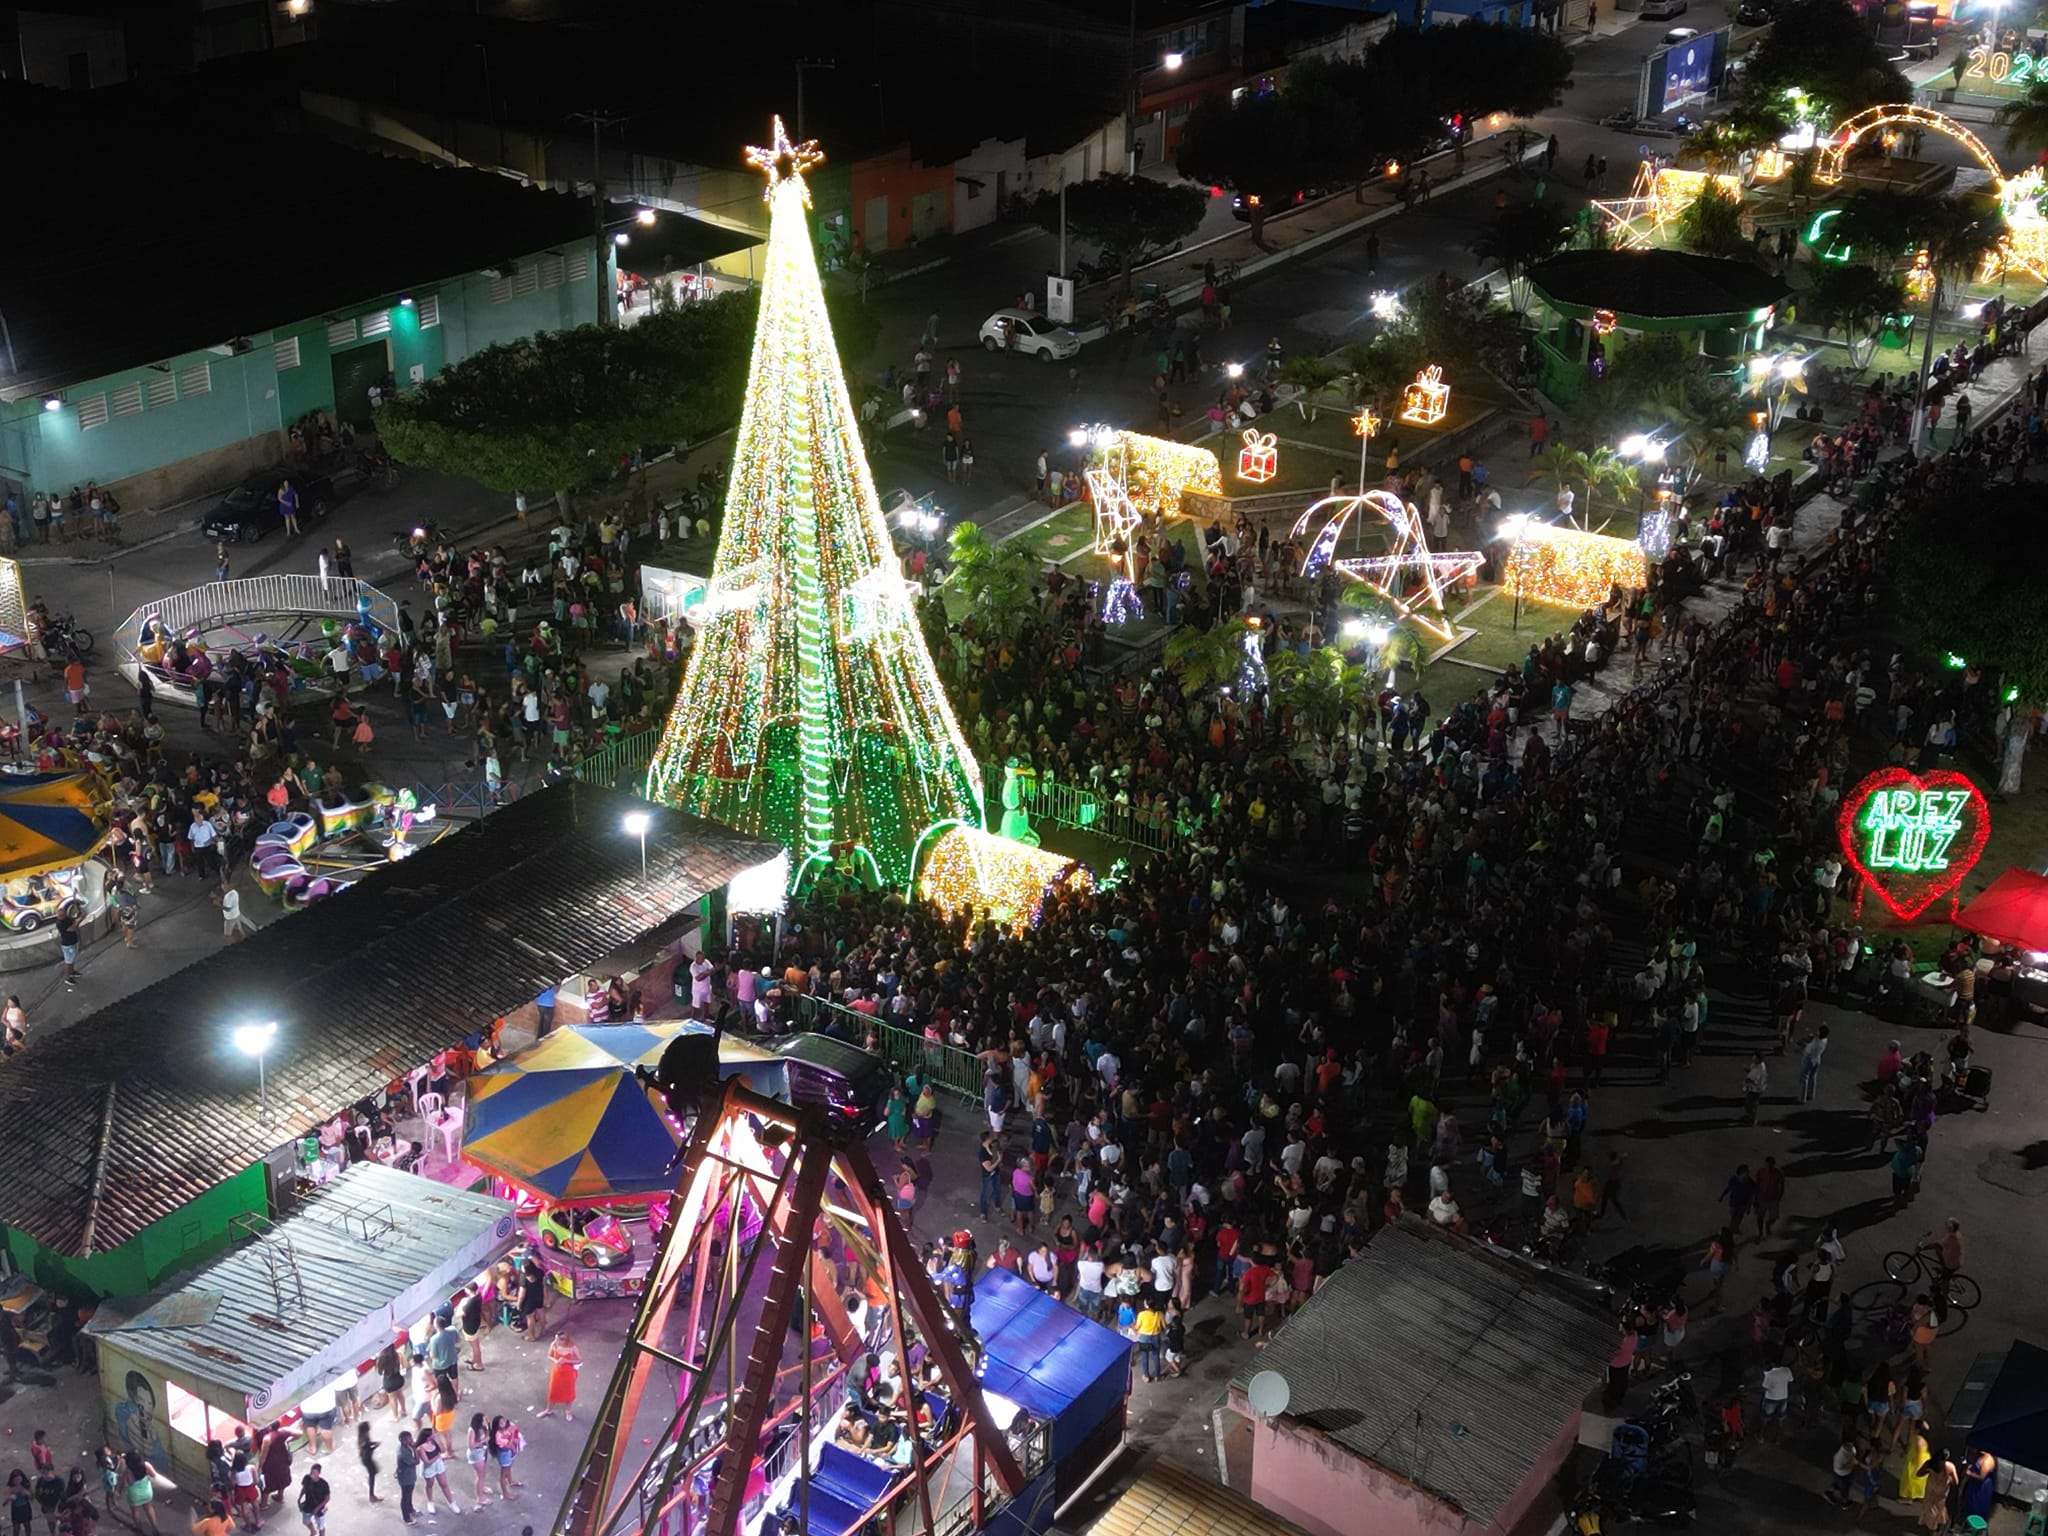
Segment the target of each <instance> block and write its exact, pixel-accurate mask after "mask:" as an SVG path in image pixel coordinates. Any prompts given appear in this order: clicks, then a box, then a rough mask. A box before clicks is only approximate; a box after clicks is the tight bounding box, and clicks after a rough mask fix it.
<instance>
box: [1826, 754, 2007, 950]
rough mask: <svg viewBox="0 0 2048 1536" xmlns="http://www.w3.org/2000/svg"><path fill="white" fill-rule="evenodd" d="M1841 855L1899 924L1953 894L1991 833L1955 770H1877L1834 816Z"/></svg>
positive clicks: (1972, 789)
mask: <svg viewBox="0 0 2048 1536" xmlns="http://www.w3.org/2000/svg"><path fill="white" fill-rule="evenodd" d="M1835 835H1836V837H1837V838H1838V839H1839V840H1840V842H1841V845H1842V857H1843V859H1844V860H1845V861H1847V863H1848V865H1849V867H1850V868H1851V869H1853V870H1854V871H1855V872H1856V875H1857V877H1858V879H1859V881H1860V884H1859V885H1858V887H1857V892H1856V904H1857V906H1858V907H1859V909H1860V907H1861V904H1862V899H1863V892H1864V891H1866V890H1868V891H1870V892H1872V893H1873V894H1874V895H1875V896H1876V897H1877V899H1878V900H1879V901H1881V902H1883V903H1884V904H1885V907H1886V908H1887V909H1888V910H1889V911H1890V912H1891V914H1892V916H1893V917H1895V918H1897V919H1898V920H1899V921H1900V922H1902V923H1910V922H1912V921H1913V920H1914V919H1915V918H1917V917H1918V916H1919V915H1920V914H1921V913H1922V912H1925V911H1926V910H1927V909H1928V908H1929V907H1931V906H1933V905H1934V904H1935V903H1936V902H1937V901H1940V900H1941V898H1942V897H1944V896H1947V897H1950V898H1951V905H1953V898H1954V896H1955V894H1956V891H1957V889H1958V888H1959V887H1960V886H1961V885H1962V883H1963V876H1965V875H1967V874H1968V873H1969V872H1970V870H1971V869H1972V868H1973V867H1974V866H1975V865H1976V863H1977V859H1978V856H1979V855H1980V854H1982V853H1983V852H1984V842H1985V840H1986V839H1987V838H1989V837H1990V836H1991V807H1990V806H1989V805H1987V804H1986V803H1985V800H1984V793H1983V791H1982V790H1980V789H1978V788H1977V786H1976V785H1974V784H1972V783H1971V782H1970V781H1969V780H1968V779H1967V778H1965V777H1963V775H1962V774H1960V773H1957V772H1955V771H1954V770H1953V769H1949V768H1943V769H1939V770H1937V771H1936V772H1933V773H1924V774H1916V773H1911V772H1908V771H1907V770H1906V769H1904V768H1884V769H1880V770H1879V771H1878V772H1876V773H1873V774H1871V775H1870V776H1869V777H1868V778H1866V779H1864V780H1863V781H1862V782H1860V783H1859V784H1857V786H1856V787H1855V788H1854V789H1852V790H1851V791H1850V792H1849V795H1848V797H1847V798H1846V799H1845V800H1843V801H1842V809H1841V811H1840V812H1839V813H1838V815H1837V817H1836V820H1835Z"/></svg>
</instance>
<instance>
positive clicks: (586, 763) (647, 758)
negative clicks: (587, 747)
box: [569, 729, 661, 795]
mask: <svg viewBox="0 0 2048 1536" xmlns="http://www.w3.org/2000/svg"><path fill="white" fill-rule="evenodd" d="M660 744H661V732H660V731H659V730H654V729H650V730H645V731H642V732H640V733H639V734H638V735H637V736H622V737H620V738H619V739H618V740H617V741H614V742H613V743H612V744H611V745H610V746H608V747H606V748H605V749H604V750H603V751H602V752H595V753H592V754H591V755H590V756H589V757H586V758H584V759H583V761H582V762H580V763H578V764H577V765H576V766H575V767H574V768H572V769H570V770H569V771H570V772H571V773H573V774H574V775H575V776H576V777H577V779H578V780H579V781H581V782H582V783H585V784H595V785H597V786H598V787H599V788H601V789H625V790H631V791H632V792H633V793H634V794H636V795H642V794H645V793H646V787H645V785H646V779H647V765H648V764H649V763H651V762H653V761H654V749H655V748H656V747H657V746H659V745H660Z"/></svg>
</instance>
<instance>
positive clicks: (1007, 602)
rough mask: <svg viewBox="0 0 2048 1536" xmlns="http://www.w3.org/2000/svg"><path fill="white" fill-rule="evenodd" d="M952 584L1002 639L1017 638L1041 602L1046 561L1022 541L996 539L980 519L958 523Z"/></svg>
mask: <svg viewBox="0 0 2048 1536" xmlns="http://www.w3.org/2000/svg"><path fill="white" fill-rule="evenodd" d="M950 544H951V551H952V568H951V569H950V570H948V571H947V572H946V587H947V589H948V590H949V591H952V592H954V593H956V594H958V596H959V599H960V601H961V603H962V605H963V606H964V607H965V608H966V610H967V613H968V615H969V616H970V617H972V618H974V619H976V620H977V621H979V623H980V624H981V626H982V628H983V629H984V630H985V631H986V632H987V633H988V634H989V635H991V636H992V637H993V638H995V639H997V640H1015V639H1016V638H1017V636H1018V635H1019V634H1020V633H1021V632H1022V631H1023V628H1024V624H1025V621H1026V620H1028V619H1029V618H1030V617H1031V616H1032V614H1033V613H1034V612H1036V611H1037V608H1038V598H1037V593H1036V587H1037V584H1038V579H1039V573H1040V571H1041V570H1042V568H1043V567H1042V562H1041V561H1040V560H1039V558H1038V556H1037V555H1035V554H1033V553H1032V552H1031V551H1030V550H1029V549H1027V548H1025V547H1024V546H1023V545H1021V544H996V543H992V542H990V540H989V537H988V535H987V534H985V533H983V532H982V531H981V526H980V525H979V524H978V523H956V524H955V525H954V527H953V532H952V534H951V535H950Z"/></svg>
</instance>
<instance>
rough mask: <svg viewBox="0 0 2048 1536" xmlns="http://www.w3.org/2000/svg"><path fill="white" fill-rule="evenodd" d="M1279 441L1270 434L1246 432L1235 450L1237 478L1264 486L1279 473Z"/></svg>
mask: <svg viewBox="0 0 2048 1536" xmlns="http://www.w3.org/2000/svg"><path fill="white" fill-rule="evenodd" d="M1279 442H1280V439H1279V438H1278V436H1276V435H1275V434H1274V433H1271V432H1258V431H1248V432H1246V433H1245V435H1244V446H1243V447H1242V448H1240V449H1238V450H1237V478H1238V479H1240V480H1249V481H1251V482H1252V483H1253V484H1255V485H1264V484H1265V483H1266V482H1267V481H1268V480H1270V479H1272V478H1273V476H1274V475H1275V474H1277V473H1278V472H1279V466H1280V449H1279Z"/></svg>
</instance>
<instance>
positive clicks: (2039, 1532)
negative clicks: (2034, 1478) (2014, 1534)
mask: <svg viewBox="0 0 2048 1536" xmlns="http://www.w3.org/2000/svg"><path fill="white" fill-rule="evenodd" d="M2020 1536H2048V1488H2043V1489H2040V1490H2039V1491H2037V1492H2036V1493H2035V1494H2034V1502H2033V1504H2032V1505H2031V1506H2030V1507H2029V1508H2028V1510H2027V1525H2026V1529H2025V1530H2024V1531H2022V1532H2021V1533H2020Z"/></svg>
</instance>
